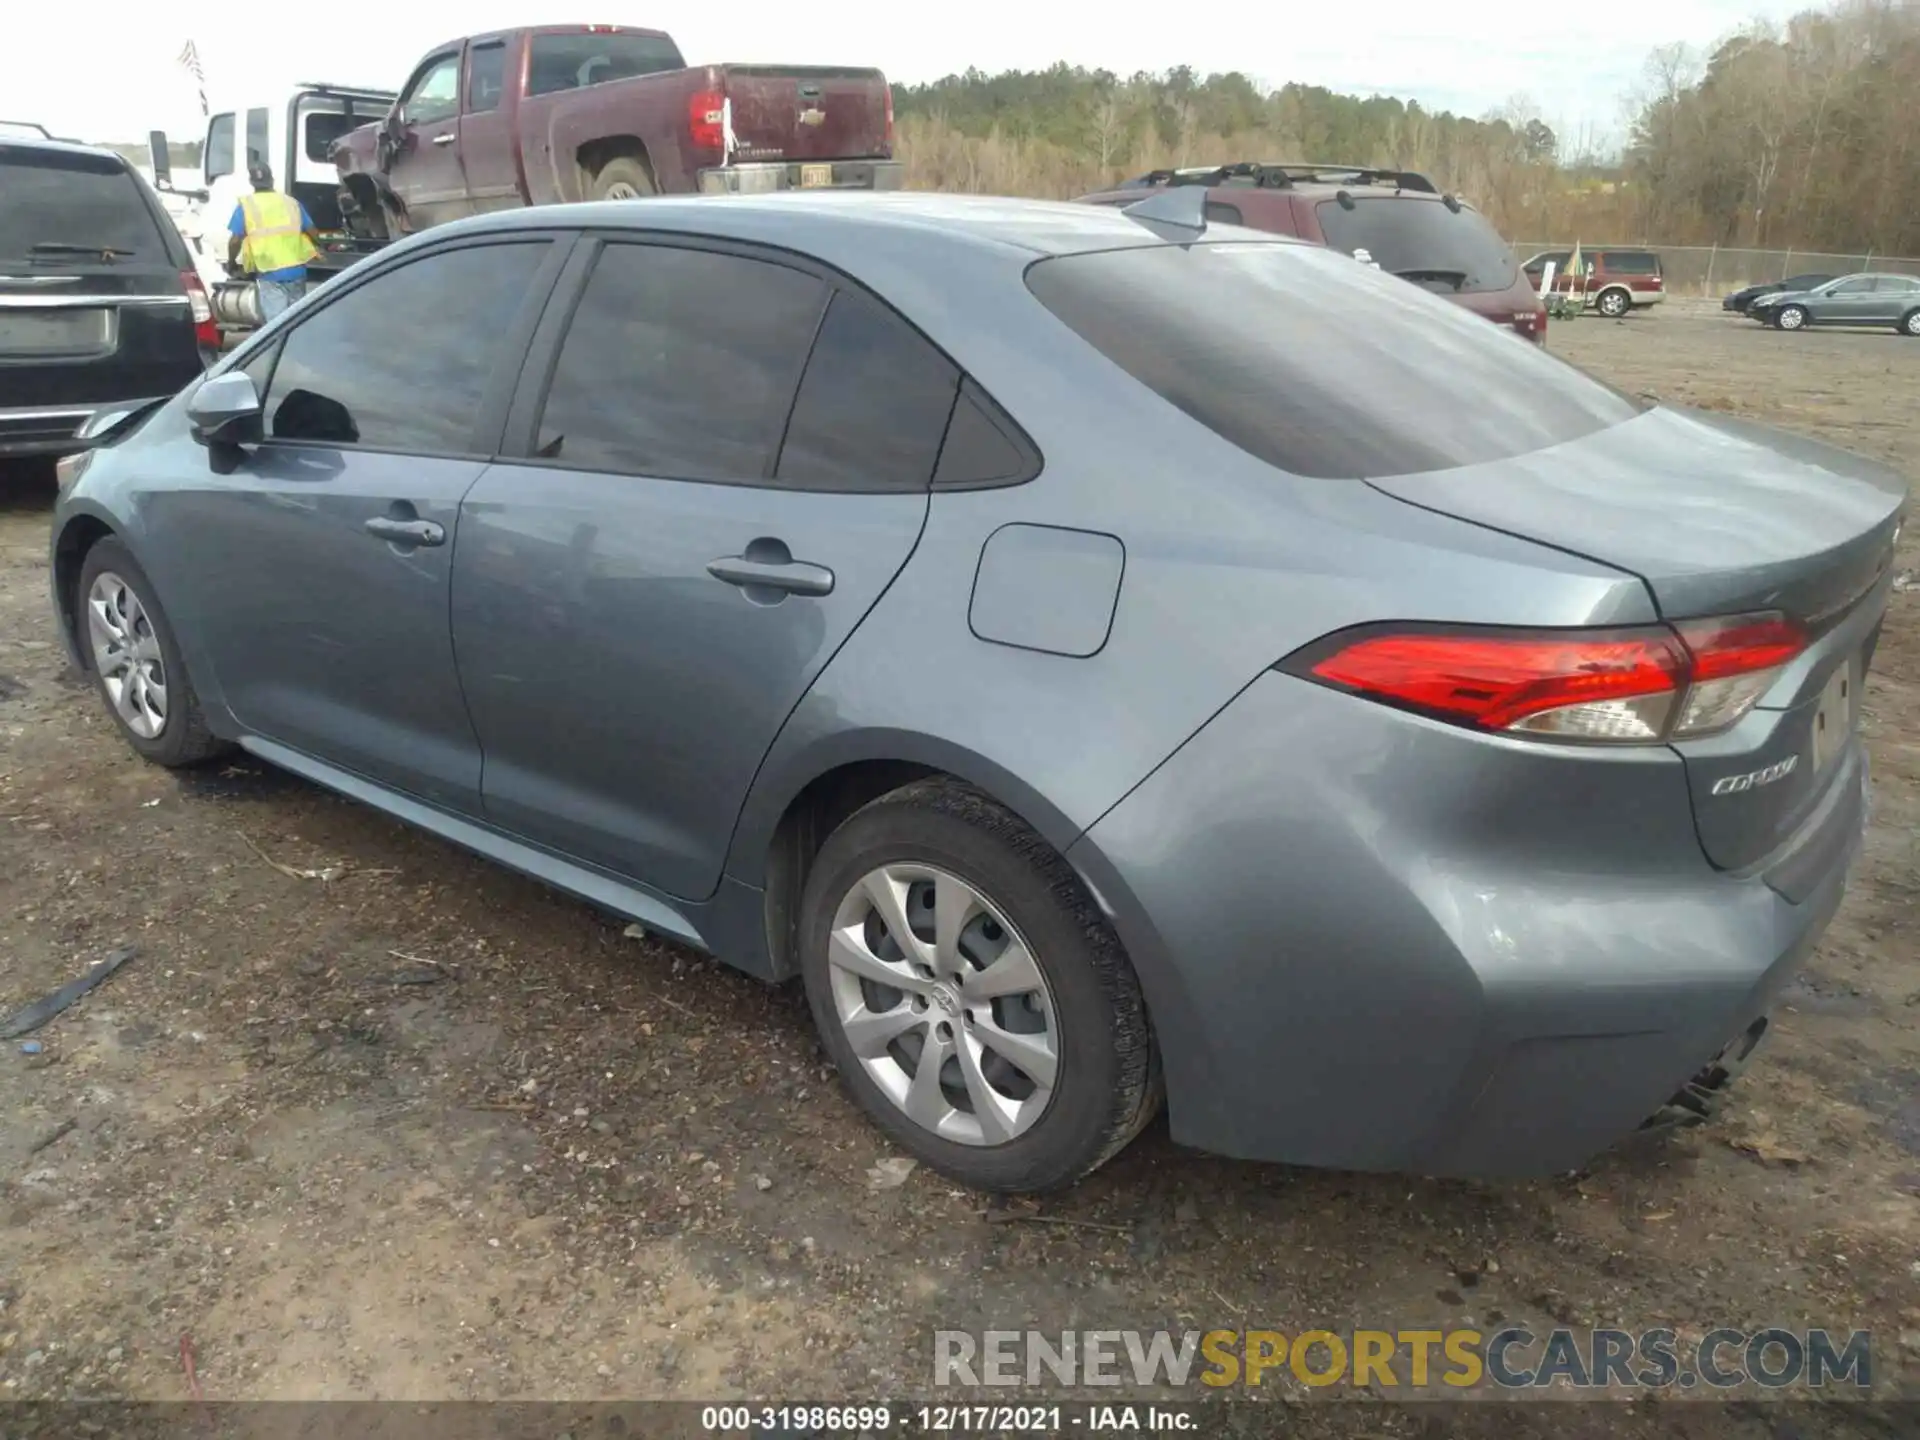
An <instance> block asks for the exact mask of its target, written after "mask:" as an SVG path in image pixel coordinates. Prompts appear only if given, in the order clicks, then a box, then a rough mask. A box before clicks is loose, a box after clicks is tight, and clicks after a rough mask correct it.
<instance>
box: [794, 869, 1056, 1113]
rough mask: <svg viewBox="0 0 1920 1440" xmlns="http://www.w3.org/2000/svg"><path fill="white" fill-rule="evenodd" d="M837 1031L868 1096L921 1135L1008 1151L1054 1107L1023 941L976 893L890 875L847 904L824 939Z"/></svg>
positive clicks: (1048, 1024) (864, 884) (1050, 1061)
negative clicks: (862, 1074) (872, 1091)
mask: <svg viewBox="0 0 1920 1440" xmlns="http://www.w3.org/2000/svg"><path fill="white" fill-rule="evenodd" d="M827 962H828V967H829V981H830V984H831V986H832V991H833V1006H834V1013H835V1014H836V1015H837V1016H838V1018H839V1021H840V1028H841V1030H842V1032H843V1033H844V1034H845V1035H846V1037H847V1043H848V1044H849V1045H851V1046H852V1047H853V1053H854V1054H855V1055H856V1056H858V1057H859V1060H860V1065H861V1067H862V1068H863V1069H864V1070H865V1071H866V1072H867V1075H868V1077H869V1078H870V1079H872V1081H873V1082H874V1084H876V1085H878V1086H879V1087H880V1089H881V1091H882V1092H884V1093H885V1095H886V1096H887V1098H888V1099H889V1100H891V1101H893V1103H894V1104H895V1105H898V1106H899V1107H900V1108H901V1110H903V1111H905V1112H906V1115H907V1117H908V1118H909V1119H910V1120H912V1121H913V1122H914V1123H915V1124H916V1125H918V1126H920V1127H921V1128H922V1129H924V1130H930V1131H932V1132H933V1133H934V1134H936V1135H938V1136H940V1137H941V1138H942V1139H944V1140H952V1141H956V1142H958V1143H959V1144H962V1145H1002V1144H1005V1143H1006V1142H1007V1141H1009V1140H1011V1139H1013V1138H1014V1137H1015V1136H1017V1135H1020V1134H1022V1133H1024V1132H1025V1131H1027V1130H1029V1129H1031V1128H1032V1126H1033V1125H1034V1123H1035V1122H1036V1121H1037V1120H1039V1118H1040V1116H1041V1115H1042V1114H1044V1113H1045V1111H1046V1108H1047V1104H1048V1102H1049V1101H1051V1100H1052V1099H1053V1092H1054V1087H1055V1085H1056V1083H1057V1082H1058V1077H1059V1069H1060V1051H1059V1045H1058V1038H1057V1037H1058V1034H1059V1027H1058V1024H1057V1022H1056V1021H1055V1018H1054V1008H1053V996H1052V994H1051V993H1050V992H1049V991H1048V989H1047V982H1046V977H1045V976H1043V975H1042V974H1041V973H1040V966H1039V964H1038V962H1037V961H1036V960H1035V958H1034V955H1033V952H1032V951H1031V950H1029V949H1028V948H1027V944H1026V941H1025V940H1024V939H1022V938H1021V936H1020V934H1019V933H1018V932H1017V931H1016V930H1015V929H1014V928H1013V926H1012V925H1011V924H1009V923H1008V921H1007V918H1006V916H1004V915H1003V914H1001V913H1000V910H999V909H998V907H996V906H995V905H994V903H993V902H992V901H991V900H989V899H988V898H987V897H986V896H985V895H983V894H981V893H980V892H979V891H978V890H976V889H974V887H973V886H971V885H969V884H968V883H967V882H966V881H964V880H961V879H959V878H958V877H956V876H953V875H949V874H947V873H946V872H945V871H943V870H936V869H934V868H933V867H932V866H929V865H916V864H898V865H887V866H883V867H882V868H880V869H878V870H875V871H874V872H873V873H872V874H870V875H868V876H867V877H866V878H865V879H863V880H861V881H860V883H859V884H857V885H855V886H854V887H853V889H851V890H849V891H848V892H847V895H846V898H845V899H843V900H842V901H841V902H840V908H839V910H838V911H837V912H836V913H835V915H834V917H833V933H832V935H831V936H830V937H829V938H828V941H827Z"/></svg>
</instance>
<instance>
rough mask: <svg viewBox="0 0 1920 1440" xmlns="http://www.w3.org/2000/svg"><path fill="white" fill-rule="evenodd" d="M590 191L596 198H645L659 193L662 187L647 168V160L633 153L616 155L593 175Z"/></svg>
mask: <svg viewBox="0 0 1920 1440" xmlns="http://www.w3.org/2000/svg"><path fill="white" fill-rule="evenodd" d="M590 193H591V195H592V198H594V199H595V200H644V199H646V198H647V197H648V196H650V195H658V194H659V193H660V187H659V186H658V185H656V184H654V181H653V172H652V171H651V170H649V169H648V168H647V162H646V161H644V160H640V159H637V158H635V157H633V156H631V155H616V156H614V158H613V159H611V160H609V161H608V162H607V163H606V164H605V165H602V166H601V167H600V171H599V173H598V174H596V175H595V176H594V177H593V188H592V190H591V192H590Z"/></svg>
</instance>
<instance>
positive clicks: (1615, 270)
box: [1600, 250, 1660, 275]
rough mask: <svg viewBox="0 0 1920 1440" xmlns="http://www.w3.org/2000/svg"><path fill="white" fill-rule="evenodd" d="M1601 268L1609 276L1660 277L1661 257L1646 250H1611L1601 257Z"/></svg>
mask: <svg viewBox="0 0 1920 1440" xmlns="http://www.w3.org/2000/svg"><path fill="white" fill-rule="evenodd" d="M1600 268H1601V269H1602V270H1604V271H1606V272H1607V273H1608V274H1609V275H1658V274H1659V273H1660V257H1659V256H1657V255H1653V254H1650V253H1649V252H1647V251H1645V250H1609V251H1607V252H1606V253H1605V254H1603V255H1602V256H1601V257H1600Z"/></svg>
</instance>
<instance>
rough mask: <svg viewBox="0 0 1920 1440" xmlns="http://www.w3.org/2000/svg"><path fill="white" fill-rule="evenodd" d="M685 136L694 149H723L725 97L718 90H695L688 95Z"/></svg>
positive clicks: (725, 125)
mask: <svg viewBox="0 0 1920 1440" xmlns="http://www.w3.org/2000/svg"><path fill="white" fill-rule="evenodd" d="M687 135H688V137H689V138H690V139H691V140H692V141H693V144H694V148H696V149H699V150H721V149H724V148H725V147H726V143H727V97H726V96H725V95H723V94H722V93H721V92H720V91H718V90H696V91H694V92H693V94H691V95H689V96H688V97H687Z"/></svg>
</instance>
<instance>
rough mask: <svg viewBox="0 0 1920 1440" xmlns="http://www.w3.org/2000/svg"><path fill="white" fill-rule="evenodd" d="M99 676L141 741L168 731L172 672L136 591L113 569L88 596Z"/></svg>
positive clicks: (91, 639) (89, 636)
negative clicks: (168, 689) (168, 706)
mask: <svg viewBox="0 0 1920 1440" xmlns="http://www.w3.org/2000/svg"><path fill="white" fill-rule="evenodd" d="M87 640H88V643H89V644H90V646H91V647H92V650H93V668H94V673H95V674H97V675H98V676H99V677H100V684H101V686H102V687H103V688H104V689H105V690H106V692H107V699H108V701H109V702H110V703H111V704H112V705H113V708H114V712H115V713H116V714H117V715H119V717H120V720H121V722H122V723H123V724H124V725H125V726H126V727H127V728H128V729H129V730H131V731H132V732H133V733H134V734H135V735H137V736H139V737H140V738H141V739H142V740H152V739H155V738H157V737H158V736H159V734H160V732H161V731H162V730H164V729H166V727H167V669H166V663H165V661H164V660H163V659H162V658H161V654H160V637H159V636H158V635H156V634H155V633H154V630H153V621H152V620H151V619H149V618H148V616H147V611H146V607H145V606H143V605H142V604H141V603H140V596H139V595H138V594H137V593H136V592H135V590H134V588H133V587H132V586H131V585H129V584H128V583H127V582H126V581H125V580H123V579H121V578H120V577H119V576H118V575H116V574H114V573H113V572H112V571H111V570H103V571H101V572H100V574H99V575H97V576H96V577H95V578H94V582H93V586H92V588H91V589H90V590H88V592H87Z"/></svg>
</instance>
